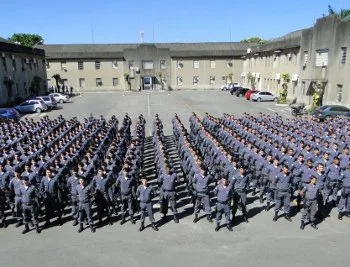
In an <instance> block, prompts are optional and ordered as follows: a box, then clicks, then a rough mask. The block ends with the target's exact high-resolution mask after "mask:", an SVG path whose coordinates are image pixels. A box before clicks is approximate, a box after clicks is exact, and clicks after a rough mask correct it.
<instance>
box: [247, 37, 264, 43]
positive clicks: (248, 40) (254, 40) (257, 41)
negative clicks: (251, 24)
mask: <svg viewBox="0 0 350 267" xmlns="http://www.w3.org/2000/svg"><path fill="white" fill-rule="evenodd" d="M268 42H269V41H268V40H264V39H262V38H260V37H251V38H248V39H243V40H241V43H256V44H267V43H268Z"/></svg>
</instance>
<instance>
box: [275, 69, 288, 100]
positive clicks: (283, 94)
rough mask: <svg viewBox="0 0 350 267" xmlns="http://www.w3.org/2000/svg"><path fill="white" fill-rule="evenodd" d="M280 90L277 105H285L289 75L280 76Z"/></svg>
mask: <svg viewBox="0 0 350 267" xmlns="http://www.w3.org/2000/svg"><path fill="white" fill-rule="evenodd" d="M281 76H282V80H283V83H282V89H281V90H280V97H279V99H278V103H279V104H286V103H287V96H288V83H289V82H290V75H289V74H288V73H283V74H282V75H281Z"/></svg>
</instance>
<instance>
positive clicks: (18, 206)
mask: <svg viewBox="0 0 350 267" xmlns="http://www.w3.org/2000/svg"><path fill="white" fill-rule="evenodd" d="M12 205H13V207H12V210H14V211H15V212H16V218H17V221H20V220H22V214H23V212H22V197H19V196H15V199H14V203H12Z"/></svg>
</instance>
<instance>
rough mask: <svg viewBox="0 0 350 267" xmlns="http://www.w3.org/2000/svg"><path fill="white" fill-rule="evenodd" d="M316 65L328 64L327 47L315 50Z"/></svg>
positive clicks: (323, 65)
mask: <svg viewBox="0 0 350 267" xmlns="http://www.w3.org/2000/svg"><path fill="white" fill-rule="evenodd" d="M315 66H316V67H325V66H328V49H320V50H316V61H315Z"/></svg>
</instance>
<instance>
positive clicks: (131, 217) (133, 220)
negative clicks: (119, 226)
mask: <svg viewBox="0 0 350 267" xmlns="http://www.w3.org/2000/svg"><path fill="white" fill-rule="evenodd" d="M130 220H131V223H132V224H135V219H134V216H133V215H131V216H130Z"/></svg>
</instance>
